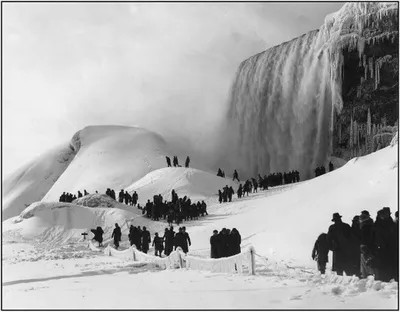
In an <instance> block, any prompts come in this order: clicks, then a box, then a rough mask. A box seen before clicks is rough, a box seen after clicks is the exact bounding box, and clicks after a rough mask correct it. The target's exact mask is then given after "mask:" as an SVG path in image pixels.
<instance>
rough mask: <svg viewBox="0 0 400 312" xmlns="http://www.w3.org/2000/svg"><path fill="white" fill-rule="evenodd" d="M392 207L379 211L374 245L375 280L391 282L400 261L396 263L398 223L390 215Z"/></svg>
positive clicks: (375, 226)
mask: <svg viewBox="0 0 400 312" xmlns="http://www.w3.org/2000/svg"><path fill="white" fill-rule="evenodd" d="M390 214H391V213H390V208H388V207H384V208H383V209H381V210H379V211H378V217H377V221H376V222H375V225H374V232H375V236H374V241H375V242H374V245H375V248H376V257H375V263H376V268H375V280H380V281H383V282H389V281H390V280H391V279H392V278H395V273H396V271H397V269H396V268H395V266H398V263H394V262H395V259H396V255H395V252H396V250H397V248H398V247H396V246H394V245H395V242H396V239H395V237H394V236H395V233H396V225H395V224H394V222H393V220H392V218H391V216H390Z"/></svg>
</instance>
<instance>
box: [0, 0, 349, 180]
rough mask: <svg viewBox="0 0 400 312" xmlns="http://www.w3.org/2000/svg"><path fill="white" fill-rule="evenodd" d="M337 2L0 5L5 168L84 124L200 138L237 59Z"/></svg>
mask: <svg viewBox="0 0 400 312" xmlns="http://www.w3.org/2000/svg"><path fill="white" fill-rule="evenodd" d="M342 5H343V3H192V4H191V3H3V21H2V23H3V131H4V132H3V155H2V156H3V170H4V172H3V174H8V173H10V172H11V171H13V170H15V169H17V168H18V167H20V166H21V165H23V164H24V163H26V162H27V161H29V160H31V159H32V158H34V157H36V156H38V155H40V154H41V153H43V152H45V151H46V150H48V149H49V148H52V147H54V146H56V145H57V144H59V143H62V142H65V141H68V140H70V139H71V138H72V136H73V134H74V133H75V132H76V131H78V130H80V129H82V128H83V127H85V126H87V125H100V124H119V125H140V126H143V127H147V128H149V129H152V130H155V131H158V132H159V133H161V134H163V135H166V136H167V137H168V136H170V137H172V136H177V137H183V138H188V139H190V141H191V142H195V144H203V143H204V144H205V142H207V141H209V138H210V136H212V129H213V128H215V125H217V124H219V122H220V120H221V118H222V117H223V115H224V113H225V109H226V103H227V98H228V93H229V87H230V85H231V83H232V81H233V78H234V75H235V72H236V69H237V67H238V65H239V64H240V62H241V61H243V60H244V59H246V58H248V57H250V56H251V55H253V54H256V53H258V52H261V51H263V50H265V49H267V48H269V47H271V46H274V45H277V44H280V43H282V42H284V41H288V40H290V39H293V38H294V37H297V36H299V35H302V34H304V33H306V32H308V31H310V30H313V29H317V28H319V26H320V25H321V24H322V23H323V21H324V18H325V16H326V15H327V14H328V13H331V12H335V11H337V10H338V9H339V8H340V7H341V6H342Z"/></svg>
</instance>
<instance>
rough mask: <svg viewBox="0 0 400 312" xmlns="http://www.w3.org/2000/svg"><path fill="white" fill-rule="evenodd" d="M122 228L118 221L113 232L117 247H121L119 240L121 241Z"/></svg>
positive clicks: (112, 236)
mask: <svg viewBox="0 0 400 312" xmlns="http://www.w3.org/2000/svg"><path fill="white" fill-rule="evenodd" d="M121 236H122V233H121V228H120V227H119V225H118V223H115V229H114V231H113V232H112V235H111V238H114V246H115V249H118V247H119V242H120V241H121Z"/></svg>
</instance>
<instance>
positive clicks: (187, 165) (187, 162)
mask: <svg viewBox="0 0 400 312" xmlns="http://www.w3.org/2000/svg"><path fill="white" fill-rule="evenodd" d="M189 163H190V158H189V156H187V157H186V161H185V167H186V168H189Z"/></svg>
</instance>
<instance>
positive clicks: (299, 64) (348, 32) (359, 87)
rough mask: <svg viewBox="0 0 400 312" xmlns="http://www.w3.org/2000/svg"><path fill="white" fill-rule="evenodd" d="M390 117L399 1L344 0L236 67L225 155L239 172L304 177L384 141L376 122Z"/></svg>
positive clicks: (386, 134) (389, 120) (394, 109)
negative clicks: (316, 25) (304, 29)
mask: <svg viewBox="0 0 400 312" xmlns="http://www.w3.org/2000/svg"><path fill="white" fill-rule="evenodd" d="M368 110H369V111H370V118H369V119H368ZM397 115H398V5H397V4H396V3H381V2H369V3H367V2H358V3H346V4H345V5H344V6H343V7H342V8H341V9H340V10H339V11H338V12H336V13H333V14H330V15H328V16H327V17H326V19H325V22H324V24H323V25H322V26H321V27H320V29H318V30H316V31H311V32H309V33H307V34H305V35H303V36H301V37H298V38H295V39H293V40H291V41H289V42H285V43H283V44H281V45H279V46H276V47H272V48H270V49H268V50H266V51H264V52H261V53H259V54H257V55H254V56H252V57H250V58H249V59H247V60H245V61H243V62H242V63H241V64H240V67H239V69H238V71H237V74H236V77H235V80H234V83H233V85H232V91H231V95H230V100H229V108H228V114H227V121H228V122H227V131H226V133H225V134H224V142H225V143H226V146H224V149H225V150H226V153H227V156H226V159H227V160H229V162H230V164H231V166H233V167H234V168H237V169H239V170H240V172H242V173H243V174H245V175H246V176H247V177H249V176H256V175H257V174H258V173H261V174H264V173H270V172H283V171H288V170H293V169H297V170H299V171H300V174H301V176H302V177H303V178H309V177H311V176H313V171H314V169H315V168H316V167H319V166H321V165H325V166H327V163H328V162H329V159H330V157H332V156H336V157H339V158H344V159H349V158H350V157H353V156H359V155H362V154H363V153H364V154H365V153H369V152H372V151H373V150H374V149H375V150H376V149H377V148H378V147H379V148H380V147H383V145H385V144H388V142H389V143H390V140H388V137H389V133H391V132H388V131H387V130H388V128H386V127H384V126H386V125H390V126H393V125H394V123H395V121H396V119H397ZM367 124H368V126H367ZM377 135H378V136H377ZM374 142H375V143H374ZM374 144H375V145H374Z"/></svg>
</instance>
